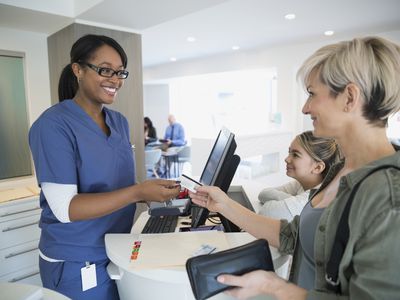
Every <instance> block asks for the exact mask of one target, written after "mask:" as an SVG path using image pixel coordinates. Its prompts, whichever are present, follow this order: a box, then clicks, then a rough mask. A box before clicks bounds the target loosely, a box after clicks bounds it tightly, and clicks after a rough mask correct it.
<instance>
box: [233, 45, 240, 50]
mask: <svg viewBox="0 0 400 300" xmlns="http://www.w3.org/2000/svg"><path fill="white" fill-rule="evenodd" d="M239 49H240V47H239V46H232V50H239Z"/></svg>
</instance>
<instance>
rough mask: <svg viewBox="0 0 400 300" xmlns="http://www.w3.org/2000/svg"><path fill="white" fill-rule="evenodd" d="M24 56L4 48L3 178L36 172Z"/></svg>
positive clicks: (0, 102) (0, 83)
mask: <svg viewBox="0 0 400 300" xmlns="http://www.w3.org/2000/svg"><path fill="white" fill-rule="evenodd" d="M23 60H24V56H23V54H19V53H17V54H16V53H9V52H4V51H0V180H2V179H8V178H15V177H21V176H28V175H32V162H31V156H30V151H29V145H28V130H29V125H28V124H29V122H28V111H27V102H26V95H25V80H24V78H25V76H24V62H23Z"/></svg>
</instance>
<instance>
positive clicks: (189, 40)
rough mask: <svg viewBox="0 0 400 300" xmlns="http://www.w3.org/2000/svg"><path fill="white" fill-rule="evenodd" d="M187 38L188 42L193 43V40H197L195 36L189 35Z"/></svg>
mask: <svg viewBox="0 0 400 300" xmlns="http://www.w3.org/2000/svg"><path fill="white" fill-rule="evenodd" d="M186 40H187V41H188V42H191V43H193V42H195V41H196V38H195V37H194V36H188V37H187V39H186Z"/></svg>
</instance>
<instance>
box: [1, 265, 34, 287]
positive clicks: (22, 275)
mask: <svg viewBox="0 0 400 300" xmlns="http://www.w3.org/2000/svg"><path fill="white" fill-rule="evenodd" d="M0 282H17V283H27V284H32V285H37V286H42V280H41V279H40V273H39V267H38V266H33V267H32V266H31V267H28V268H24V269H21V270H19V271H16V272H13V273H9V274H7V275H5V276H0Z"/></svg>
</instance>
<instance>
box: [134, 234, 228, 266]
mask: <svg viewBox="0 0 400 300" xmlns="http://www.w3.org/2000/svg"><path fill="white" fill-rule="evenodd" d="M138 240H140V241H141V247H140V250H139V253H138V256H137V259H135V260H132V261H131V263H130V266H131V268H133V269H153V268H163V267H164V268H165V267H177V266H184V265H185V264H186V260H187V259H189V258H190V257H192V255H193V253H195V252H196V250H198V249H199V248H200V247H201V246H202V245H204V244H207V245H211V246H213V247H216V250H215V252H218V251H222V250H226V249H228V248H230V247H229V243H228V240H227V239H226V236H225V233H224V232H222V231H215V230H212V231H201V232H185V233H182V232H179V233H178V232H177V233H162V234H141V235H140V236H139V239H138ZM134 242H135V241H132V244H133V243H134Z"/></svg>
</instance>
